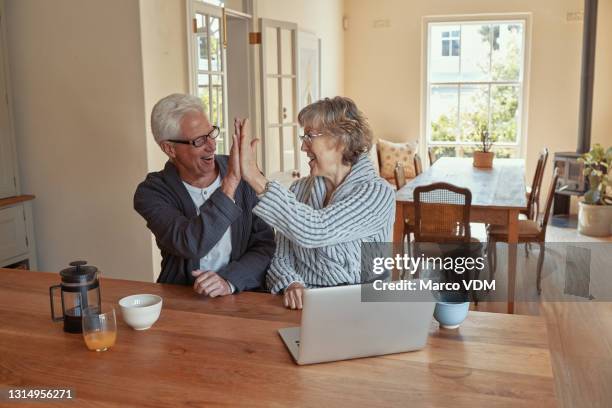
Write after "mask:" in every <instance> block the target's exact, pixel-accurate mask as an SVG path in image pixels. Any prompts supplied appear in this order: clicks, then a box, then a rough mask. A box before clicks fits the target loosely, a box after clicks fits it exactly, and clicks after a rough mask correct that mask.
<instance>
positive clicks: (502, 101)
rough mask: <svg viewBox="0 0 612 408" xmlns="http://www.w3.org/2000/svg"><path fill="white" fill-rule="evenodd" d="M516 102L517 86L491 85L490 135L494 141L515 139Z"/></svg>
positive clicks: (517, 95) (516, 121)
mask: <svg viewBox="0 0 612 408" xmlns="http://www.w3.org/2000/svg"><path fill="white" fill-rule="evenodd" d="M518 102H519V88H518V86H511V85H492V86H491V136H492V138H493V140H494V141H497V142H516V141H517V128H518V105H519V103H518Z"/></svg>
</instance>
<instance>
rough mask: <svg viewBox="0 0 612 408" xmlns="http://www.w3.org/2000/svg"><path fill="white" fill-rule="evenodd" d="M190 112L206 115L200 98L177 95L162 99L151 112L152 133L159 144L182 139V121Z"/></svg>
mask: <svg viewBox="0 0 612 408" xmlns="http://www.w3.org/2000/svg"><path fill="white" fill-rule="evenodd" d="M189 112H200V113H202V114H204V115H206V114H205V113H204V108H203V107H202V101H201V100H200V98H198V97H196V96H193V95H185V94H179V93H175V94H171V95H168V96H166V97H165V98H162V99H160V100H159V102H157V103H156V104H155V106H154V107H153V111H152V112H151V131H152V132H153V137H155V141H156V142H157V144H160V143H161V142H163V141H164V140H168V139H180V138H181V119H182V118H183V116H184V115H185V114H186V113H189Z"/></svg>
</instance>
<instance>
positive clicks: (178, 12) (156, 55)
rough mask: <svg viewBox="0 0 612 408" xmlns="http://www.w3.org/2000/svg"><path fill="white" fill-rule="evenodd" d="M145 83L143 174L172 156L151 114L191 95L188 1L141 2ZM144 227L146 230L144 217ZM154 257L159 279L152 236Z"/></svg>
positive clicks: (151, 260)
mask: <svg viewBox="0 0 612 408" xmlns="http://www.w3.org/2000/svg"><path fill="white" fill-rule="evenodd" d="M139 5H140V30H141V34H140V35H141V46H142V70H143V84H144V116H143V117H142V120H143V123H142V126H143V129H144V130H145V131H144V132H143V133H142V137H143V139H142V143H143V146H146V158H147V167H146V169H145V171H143V173H142V174H141V179H144V177H145V176H146V173H148V172H151V171H159V170H161V169H162V168H163V167H164V164H165V163H166V160H167V159H168V157H167V156H166V155H165V154H164V153H163V152H162V150H161V149H160V148H159V146H158V145H157V143H156V142H155V139H154V138H153V133H152V132H151V122H150V117H151V111H152V110H153V106H154V105H155V103H157V101H159V100H160V99H161V98H163V97H164V96H166V95H169V94H171V93H176V92H178V93H188V92H189V71H188V62H187V27H186V23H187V22H186V18H187V17H186V10H185V0H139ZM140 228H141V229H142V230H145V231H148V230H147V229H146V223H145V221H144V219H142V218H141V225H140ZM149 237H150V239H149V243H148V248H149V251H150V256H149V257H148V259H147V262H149V263H150V265H151V266H150V269H152V271H153V278H154V279H157V277H158V276H159V273H160V271H161V253H160V251H159V248H158V247H157V244H156V243H155V237H154V236H153V234H149Z"/></svg>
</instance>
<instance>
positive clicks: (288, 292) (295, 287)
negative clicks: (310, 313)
mask: <svg viewBox="0 0 612 408" xmlns="http://www.w3.org/2000/svg"><path fill="white" fill-rule="evenodd" d="M303 294H304V285H302V284H301V283H299V282H293V283H292V284H291V285H289V286H287V288H286V289H285V294H284V295H283V303H284V304H285V307H288V308H289V309H301V308H302V295H303Z"/></svg>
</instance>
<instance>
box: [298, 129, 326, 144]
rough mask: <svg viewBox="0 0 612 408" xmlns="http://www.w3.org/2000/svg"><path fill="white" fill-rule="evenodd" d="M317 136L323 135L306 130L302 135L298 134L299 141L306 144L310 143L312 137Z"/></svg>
mask: <svg viewBox="0 0 612 408" xmlns="http://www.w3.org/2000/svg"><path fill="white" fill-rule="evenodd" d="M317 136H323V133H313V132H306V133H304V134H303V135H298V137H299V138H300V141H302V142H304V143H308V144H310V143H312V139H313V138H314V137H317Z"/></svg>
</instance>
